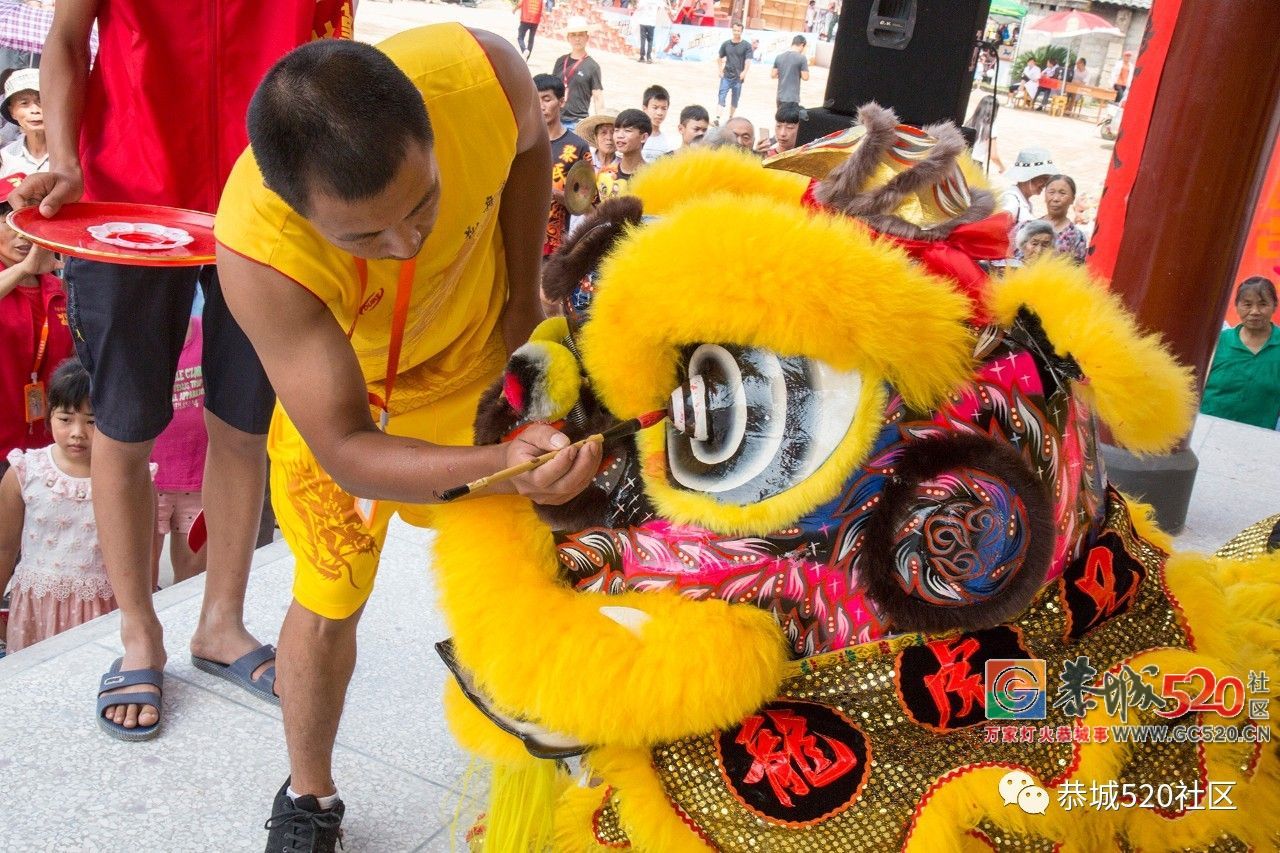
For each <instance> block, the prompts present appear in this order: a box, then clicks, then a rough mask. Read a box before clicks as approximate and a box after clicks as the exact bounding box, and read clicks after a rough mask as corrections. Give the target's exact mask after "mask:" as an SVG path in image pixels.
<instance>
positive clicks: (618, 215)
mask: <svg viewBox="0 0 1280 853" xmlns="http://www.w3.org/2000/svg"><path fill="white" fill-rule="evenodd" d="M643 213H644V207H643V205H642V204H641V203H640V199H638V198H636V197H635V196H620V197H618V198H611V199H607V200H605V201H604V202H601V204H600V206H599V207H597V208H596V209H595V211H593V212H592V213H590V214H588V216H587V218H586V220H585V221H584V222H583V223H582V224H581V225H580V226H578V228H577V229H576V230H575V231H574V232H573V233H572V234H570V235H569V238H568V239H567V240H565V242H564V244H563V245H561V246H560V248H559V250H557V251H556V253H555V254H554V255H552V256H551V257H550V258H549V259H548V260H547V265H546V266H545V267H544V268H543V270H542V293H543V295H544V296H545V297H546V299H548V300H549V301H551V302H561V301H563V300H565V299H568V298H569V296H570V294H572V293H573V289H574V288H575V287H577V286H578V282H580V281H582V279H583V278H584V277H585V276H586V275H587V274H588V273H590V272H592V271H593V270H595V268H596V267H597V266H599V264H600V261H601V259H603V258H604V256H605V255H606V254H607V253H608V252H609V250H610V249H611V248H613V244H614V243H615V242H616V241H617V239H618V238H619V237H621V236H622V232H623V227H624V226H626V225H628V224H631V225H638V224H639V223H640V217H641V216H642V215H643Z"/></svg>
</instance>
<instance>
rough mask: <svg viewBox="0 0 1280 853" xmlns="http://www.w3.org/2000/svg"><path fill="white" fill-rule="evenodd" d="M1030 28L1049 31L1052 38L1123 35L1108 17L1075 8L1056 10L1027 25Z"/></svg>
mask: <svg viewBox="0 0 1280 853" xmlns="http://www.w3.org/2000/svg"><path fill="white" fill-rule="evenodd" d="M1027 29H1028V30H1035V31H1036V32H1041V33H1048V34H1049V37H1050V38H1055V39H1066V38H1076V37H1078V36H1092V35H1107V36H1123V35H1124V33H1122V32H1121V31H1120V30H1118V29H1116V27H1115V25H1114V24H1112V23H1111V22H1110V21H1108V20H1107V19H1106V18H1103V17H1100V16H1098V15H1094V14H1091V13H1089V12H1077V11H1075V10H1074V9H1072V10H1069V11H1064V12H1054V13H1053V14H1052V15H1048V16H1047V17H1044V18H1041V19H1040V20H1038V21H1036V22H1035V23H1034V24H1028V25H1027Z"/></svg>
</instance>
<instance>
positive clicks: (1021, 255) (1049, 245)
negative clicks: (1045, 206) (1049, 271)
mask: <svg viewBox="0 0 1280 853" xmlns="http://www.w3.org/2000/svg"><path fill="white" fill-rule="evenodd" d="M1053 239H1054V234H1053V226H1052V225H1050V224H1049V223H1048V222H1045V221H1044V220H1043V219H1033V220H1031V221H1030V222H1025V223H1023V225H1022V227H1021V228H1019V229H1018V234H1017V238H1016V239H1015V240H1014V247H1015V248H1014V250H1013V257H1014V259H1015V260H1018V261H1022V262H1023V263H1024V264H1029V263H1031V262H1032V261H1034V260H1035V259H1036V258H1038V257H1040V256H1041V255H1042V254H1044V253H1045V252H1050V251H1052V250H1053Z"/></svg>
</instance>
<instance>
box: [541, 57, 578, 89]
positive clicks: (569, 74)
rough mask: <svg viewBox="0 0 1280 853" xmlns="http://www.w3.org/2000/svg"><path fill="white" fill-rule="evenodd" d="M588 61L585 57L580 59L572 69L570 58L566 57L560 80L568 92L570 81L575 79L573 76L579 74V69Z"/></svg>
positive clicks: (561, 68)
mask: <svg viewBox="0 0 1280 853" xmlns="http://www.w3.org/2000/svg"><path fill="white" fill-rule="evenodd" d="M586 61H587V57H586V56H585V55H584V56H583V57H582V58H581V59H579V60H578V61H577V62H575V63H574V64H573V67H572V68H570V67H569V57H567V56H566V57H565V58H564V65H562V66H561V67H560V71H561V73H562V74H563V76H562V77H561V78H560V80H561V82H563V83H564V88H565V89H566V90H568V88H569V81H570V80H572V79H573V75H575V74H577V73H578V69H579V68H581V67H582V63H584V62H586ZM543 67H544V68H545V67H546V66H545V65H544V66H543Z"/></svg>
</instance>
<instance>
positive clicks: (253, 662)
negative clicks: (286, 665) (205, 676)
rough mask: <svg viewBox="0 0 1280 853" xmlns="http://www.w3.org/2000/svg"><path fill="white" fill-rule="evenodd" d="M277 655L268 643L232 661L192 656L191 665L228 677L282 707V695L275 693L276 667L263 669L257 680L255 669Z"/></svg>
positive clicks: (254, 693)
mask: <svg viewBox="0 0 1280 853" xmlns="http://www.w3.org/2000/svg"><path fill="white" fill-rule="evenodd" d="M275 656H276V650H275V647H274V646H272V645H270V644H267V645H262V646H258V648H256V649H254V650H253V651H251V652H249V653H248V654H245V655H241V656H240V657H239V658H237V659H236V660H234V661H232V662H231V663H218V662H217V661H216V660H209V659H208V658H200V657H196V656H195V655H192V656H191V665H192V666H194V667H195V668H196V669H199V670H202V671H204V672H207V673H209V674H210V675H216V676H218V678H223V679H226V680H227V681H230V682H231V683H232V684H234V685H236V686H238V687H243V688H244V689H245V690H247V691H248V692H250V693H252V694H253V695H254V696H257V697H258V698H259V699H261V700H262V701H264V702H270V703H271V704H272V705H275V706H276V707H277V708H278V707H280V697H279V696H277V695H276V694H275V686H276V668H275V667H274V666H269V667H267V668H266V669H265V670H263V672H262V675H259V676H258V678H257V680H256V681H255V680H254V678H253V671H254V670H255V669H257V668H258V667H260V666H262V665H263V664H264V663H266V662H267V661H269V660H272V659H273V658H274V657H275Z"/></svg>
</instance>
